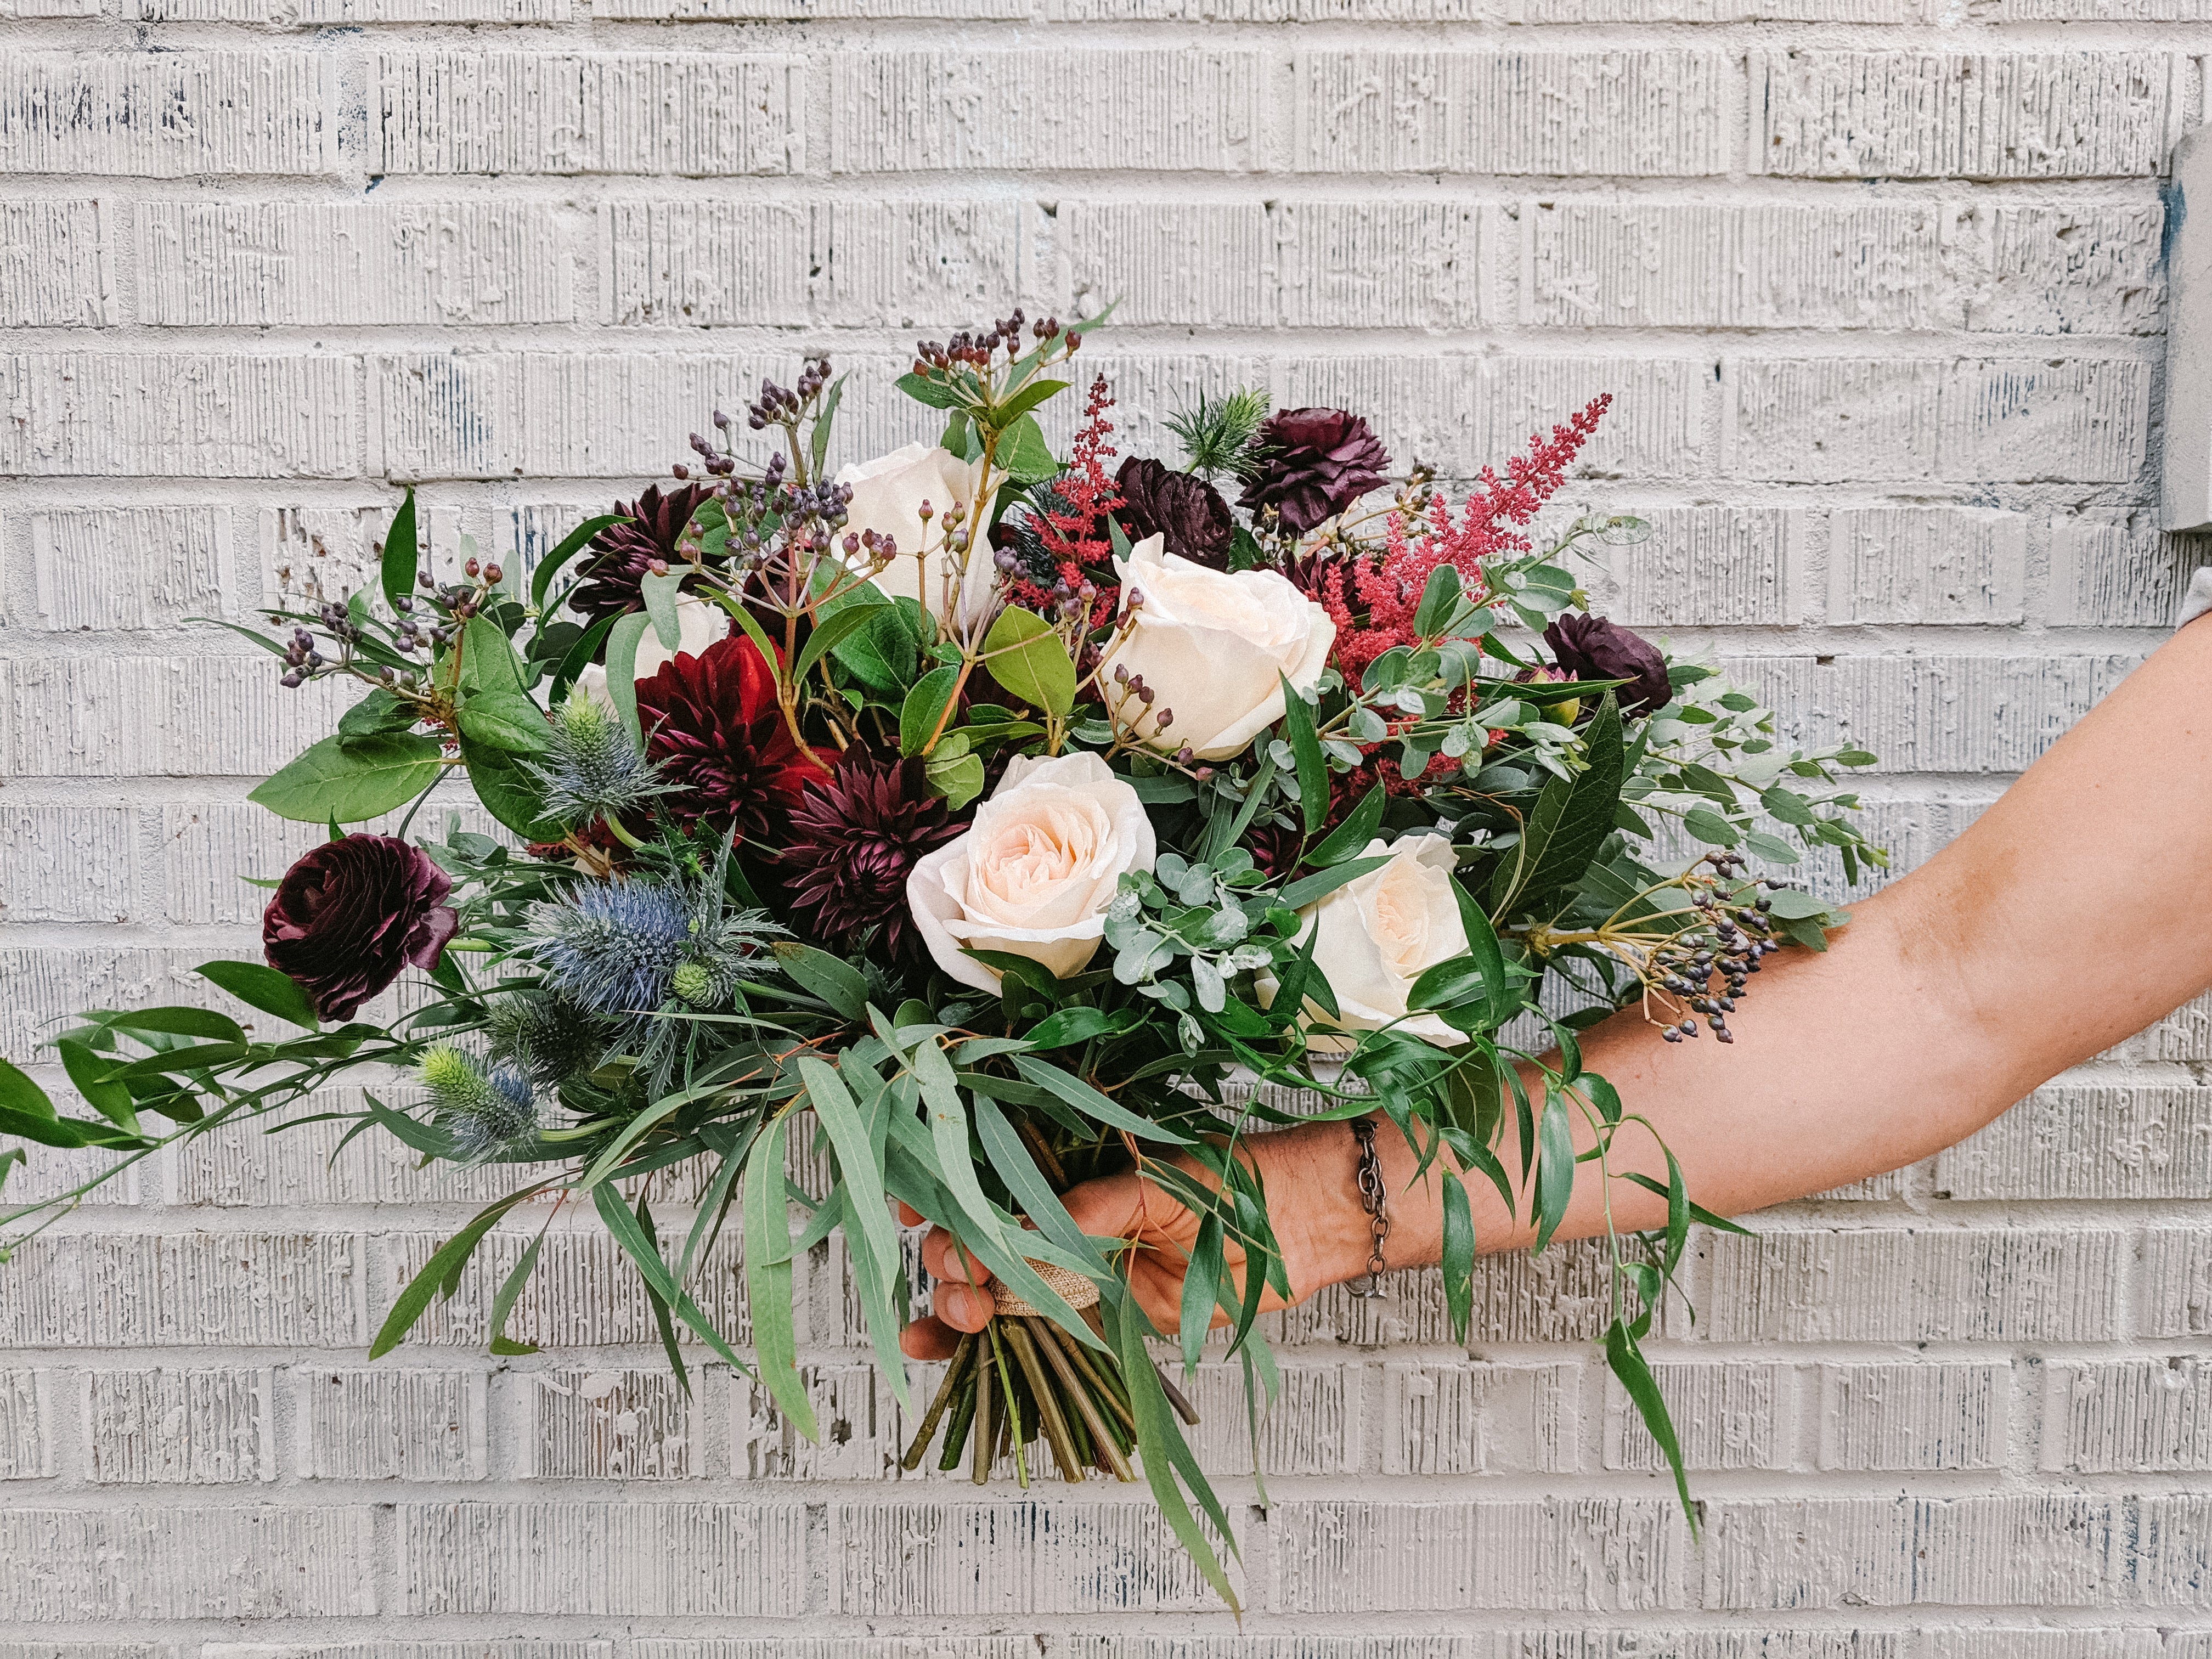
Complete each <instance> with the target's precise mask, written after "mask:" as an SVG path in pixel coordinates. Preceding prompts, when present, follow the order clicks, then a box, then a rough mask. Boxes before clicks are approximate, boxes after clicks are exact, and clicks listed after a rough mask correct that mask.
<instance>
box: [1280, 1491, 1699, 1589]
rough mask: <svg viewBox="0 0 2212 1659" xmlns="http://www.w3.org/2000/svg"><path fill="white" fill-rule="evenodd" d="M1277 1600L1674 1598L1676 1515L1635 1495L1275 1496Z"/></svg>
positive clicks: (1679, 1556) (1680, 1551) (1679, 1543)
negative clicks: (1450, 1499) (1434, 1499)
mask: <svg viewBox="0 0 2212 1659" xmlns="http://www.w3.org/2000/svg"><path fill="white" fill-rule="evenodd" d="M1276 1513H1277V1515H1279V1516H1280V1520H1279V1522H1278V1523H1276V1524H1277V1525H1279V1531H1277V1532H1276V1534H1275V1539H1276V1541H1275V1573H1276V1579H1275V1583H1274V1587H1273V1589H1274V1595H1275V1601H1274V1602H1273V1605H1275V1606H1277V1607H1280V1608H1282V1609H1284V1610H1285V1611H1287V1612H1292V1613H1356V1612H1361V1611H1364V1610H1368V1609H1370V1608H1379V1607H1390V1608H1392V1609H1394V1610H1395V1609H1408V1610H1410V1609H1416V1608H1418V1609H1422V1610H1436V1611H1446V1610H1450V1609H1455V1608H1461V1607H1530V1608H1539V1607H1541V1608H1553V1609H1558V1610H1559V1611H1562V1612H1588V1613H1597V1612H1629V1611H1642V1610H1645V1609H1650V1608H1658V1607H1679V1606H1680V1605H1681V1600H1680V1594H1681V1593H1680V1589H1679V1588H1678V1585H1677V1583H1676V1575H1677V1574H1678V1573H1679V1572H1680V1571H1681V1564H1682V1562H1683V1561H1684V1559H1686V1557H1687V1556H1688V1553H1689V1552H1688V1550H1687V1548H1686V1543H1685V1540H1684V1535H1683V1532H1682V1526H1681V1518H1680V1515H1679V1513H1678V1512H1677V1511H1675V1510H1674V1509H1673V1508H1671V1507H1670V1506H1668V1505H1667V1504H1662V1503H1658V1502H1654V1501H1647V1500H1641V1499H1628V1498H1620V1499H1604V1498H1553V1499H1546V1500H1542V1501H1538V1502H1510V1501H1494V1502H1475V1503H1457V1504H1445V1503H1380V1502H1364V1501H1360V1500H1357V1499H1346V1500H1343V1501H1340V1502H1330V1503H1285V1504H1280V1505H1279V1507H1278V1509H1277V1510H1276Z"/></svg>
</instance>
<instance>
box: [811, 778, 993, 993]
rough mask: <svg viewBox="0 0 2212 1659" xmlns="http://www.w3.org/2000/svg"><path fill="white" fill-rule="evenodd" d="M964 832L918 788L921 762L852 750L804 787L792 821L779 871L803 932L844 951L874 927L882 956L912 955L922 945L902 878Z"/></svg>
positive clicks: (940, 805) (942, 806) (942, 805)
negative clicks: (826, 773) (824, 775)
mask: <svg viewBox="0 0 2212 1659" xmlns="http://www.w3.org/2000/svg"><path fill="white" fill-rule="evenodd" d="M966 827H967V826H966V825H965V824H963V823H955V822H953V821H952V818H951V813H949V812H948V811H946V810H945V803H944V802H943V801H942V800H939V799H933V797H932V796H931V795H930V794H929V793H928V792H927V790H926V789H925V788H924V787H923V779H922V763H921V761H919V760H887V759H886V760H879V759H878V758H877V757H874V756H873V755H871V754H868V753H866V751H865V750H859V749H854V750H849V751H848V753H847V754H846V756H845V757H844V759H843V760H842V762H840V763H839V764H838V767H837V769H836V771H835V772H833V773H831V774H830V775H829V776H828V777H827V778H819V777H817V778H815V779H813V780H811V781H809V782H808V784H807V786H806V793H805V796H804V797H802V798H801V799H800V801H799V806H798V808H797V810H795V811H793V813H792V815H791V828H790V840H789V841H788V842H787V844H786V846H785V848H784V851H783V854H782V858H781V866H780V867H781V871H782V872H783V875H784V878H785V880H786V881H787V883H788V884H789V892H790V898H791V908H792V914H793V920H794V921H796V922H797V923H798V924H799V932H800V933H801V934H802V935H804V934H805V933H808V932H809V931H810V930H811V931H814V932H817V933H820V934H821V936H822V937H823V939H829V940H832V941H835V942H836V943H837V944H839V945H843V944H846V943H848V941H850V940H851V939H852V938H853V937H854V935H855V934H857V933H860V932H862V931H863V930H865V929H867V928H875V929H878V930H879V931H878V933H877V938H878V940H879V941H880V942H881V943H882V944H883V945H884V948H885V949H886V950H887V951H890V952H891V953H892V954H893V955H895V956H905V955H908V954H909V953H910V952H911V951H912V949H913V947H914V946H915V944H916V943H917V942H918V941H917V938H916V935H915V931H914V921H913V917H912V915H911V914H910V913H909V912H908V908H907V901H906V878H907V872H908V871H910V870H912V869H913V868H914V866H915V864H916V863H918V862H919V861H920V860H921V856H922V854H925V853H927V852H929V851H931V850H932V849H933V848H938V847H941V846H943V845H944V844H945V842H948V841H950V840H951V839H952V838H953V837H954V836H957V835H958V834H959V833H960V832H961V830H962V829H965V828H966Z"/></svg>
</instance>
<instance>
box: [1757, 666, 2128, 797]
mask: <svg viewBox="0 0 2212 1659" xmlns="http://www.w3.org/2000/svg"><path fill="white" fill-rule="evenodd" d="M2138 661H2139V659H2137V658H2135V657H2123V656H2097V657H2089V656H2057V655H2053V656H2048V657H1994V656H1942V657H1938V656H1918V655H1915V656H1887V655H1885V656H1869V657H1843V656H1838V657H1836V658H1835V659H1832V660H1831V661H1827V662H1816V661H1814V659H1812V658H1809V657H1796V658H1781V657H1764V658H1759V657H1736V658H1723V659H1722V661H1721V667H1722V669H1723V671H1725V672H1726V673H1728V674H1729V675H1730V676H1731V677H1733V678H1735V680H1736V681H1737V682H1738V683H1739V684H1741V685H1743V686H1744V687H1745V688H1746V689H1747V690H1750V691H1751V692H1752V693H1753V695H1755V696H1758V697H1759V700H1760V701H1761V702H1765V703H1766V704H1768V705H1769V706H1771V707H1772V708H1774V709H1775V710H1776V711H1777V720H1776V724H1777V729H1778V730H1779V731H1782V732H1788V733H1790V734H1791V735H1793V736H1794V737H1795V738H1797V739H1798V740H1799V741H1801V742H1803V743H1805V744H1808V745H1812V746H1817V747H1822V748H1826V747H1829V746H1832V745H1835V744H1857V745H1859V746H1861V747H1863V748H1866V749H1869V750H1872V751H1873V752H1874V753H1875V755H1877V756H1878V757H1880V761H1881V763H1880V766H1879V767H1878V768H1877V770H1879V771H1881V772H2018V771H2022V770H2025V769H2026V768H2027V765H2028V764H2029V763H2030V762H2032V761H2033V760H2034V759H2035V757H2037V756H2038V755H2040V754H2041V753H2042V752H2043V751H2044V750H2045V749H2047V748H2049V747H2050V746H2051V744H2053V743H2054V742H2056V741H2057V739H2058V738H2059V737H2060V735H2061V734H2063V732H2065V731H2066V730H2067V728H2068V727H2069V726H2072V725H2073V724H2074V722H2075V720H2079V719H2080V718H2081V716H2082V715H2083V714H2086V713H2087V711H2088V710H2089V708H2091V707H2092V706H2093V704H2095V703H2096V702H2097V701H2098V700H2099V699H2100V698H2101V697H2102V696H2104V695H2105V694H2106V692H2107V691H2109V690H2112V687H2113V686H2115V685H2117V684H2119V682H2120V681H2121V680H2122V679H2123V678H2125V677H2126V676H2127V674H2128V673H2129V671H2131V670H2132V669H2134V668H2135V667H2136V665H2137V662H2138Z"/></svg>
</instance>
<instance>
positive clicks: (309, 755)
mask: <svg viewBox="0 0 2212 1659" xmlns="http://www.w3.org/2000/svg"><path fill="white" fill-rule="evenodd" d="M442 754H443V750H441V747H440V746H439V744H438V742H437V740H436V739H435V738H428V737H416V736H412V735H409V734H404V733H401V734H393V735H387V736H379V737H368V738H355V739H352V740H350V741H349V740H347V739H345V738H339V737H336V736H331V737H327V738H324V739H323V740H322V741H321V742H319V743H318V744H314V745H313V747H312V748H310V749H308V750H307V751H306V752H305V753H303V754H301V755H299V756H297V757H295V758H294V759H293V760H292V762H291V763H289V765H287V766H285V767H283V769H281V770H279V771H278V772H277V773H276V775H274V776H272V777H270V778H268V779H266V780H264V781H263V783H262V784H261V786H260V787H258V788H257V789H256V790H254V792H253V793H252V794H251V795H249V796H247V797H246V799H249V800H251V801H252V802H253V804H254V805H257V806H265V807H267V808H268V809H269V810H270V811H272V812H274V813H275V814H276V816H277V817H280V818H290V819H292V820H294V821H295V823H327V822H329V821H330V820H331V819H336V820H337V822H338V823H362V821H363V820H365V819H368V818H374V817H381V816H382V815H383V814H385V813H386V812H389V811H392V809H393V808H395V807H398V806H404V805H406V804H407V803H408V802H409V801H410V800H412V799H414V798H415V797H416V795H418V794H420V793H422V791H423V790H425V789H427V788H428V787H429V786H430V784H431V782H432V781H434V780H435V778H436V777H437V775H438V768H439V765H440V763H441V756H442Z"/></svg>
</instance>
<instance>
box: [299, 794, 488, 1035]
mask: <svg viewBox="0 0 2212 1659" xmlns="http://www.w3.org/2000/svg"><path fill="white" fill-rule="evenodd" d="M452 890H453V883H452V882H450V881H448V880H447V879H446V872H444V871H442V870H441V869H439V868H438V866H436V865H435V864H434V863H432V862H431V861H430V858H429V855H428V854H426V853H424V852H422V850H421V849H420V848H413V847H410V846H409V845H408V844H407V843H406V842H404V841H398V840H395V839H394V838H393V837H392V836H346V837H345V838H344V839H343V841H326V842H324V843H323V844H322V845H321V846H319V847H318V848H315V849H314V850H313V852H310V853H308V854H305V855H304V856H302V857H301V860H299V862H298V863H296V864H295V865H294V866H292V867H291V868H290V869H289V870H287V871H286V872H284V879H283V882H282V883H280V884H278V886H277V889H276V896H275V897H274V898H272V899H270V901H269V908H267V909H266V910H264V911H263V912H262V914H261V949H262V953H263V954H264V956H266V957H268V958H269V965H270V967H272V968H274V969H277V970H278V971H279V972H281V973H284V974H289V975H291V977H292V978H293V980H294V981H296V982H297V983H298V985H299V987H300V988H301V990H303V991H305V992H306V993H307V998H308V1000H310V1001H311V1002H313V1004H314V1005H315V1012H317V1013H319V1014H320V1015H322V1017H323V1018H325V1019H350V1018H352V1017H353V1012H354V1010H355V1009H356V1008H358V1007H360V1006H361V1005H362V1003H364V1002H366V1001H368V1000H369V998H371V997H373V996H374V995H375V994H377V993H378V992H379V991H381V990H382V989H383V988H384V987H386V986H387V985H389V984H391V983H392V981H393V980H395V979H398V977H399V970H400V969H402V968H404V967H405V966H407V964H408V963H414V965H415V966H416V967H417V968H435V967H436V966H437V964H438V958H439V957H440V956H441V954H443V952H444V951H445V948H446V941H447V939H451V938H453V931H454V929H455V928H457V927H459V926H460V918H459V917H458V916H457V915H454V914H453V911H452V910H451V909H450V908H447V906H446V904H445V902H444V900H445V897H446V895H447V893H448V892H450V891H452Z"/></svg>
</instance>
